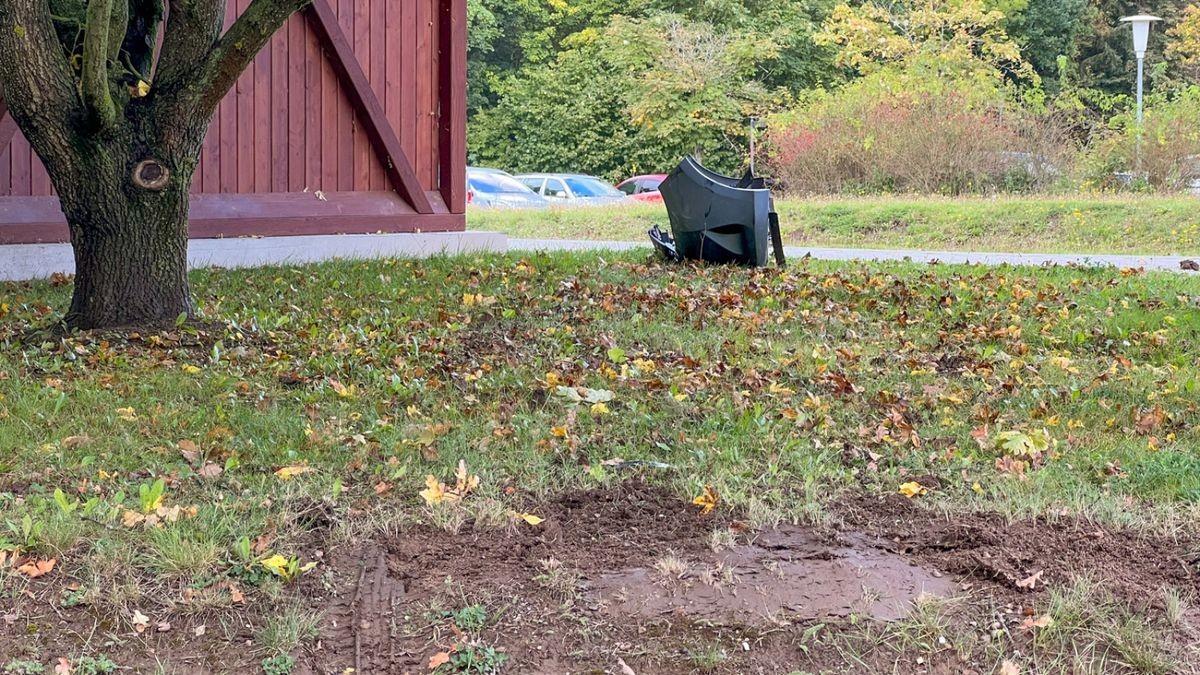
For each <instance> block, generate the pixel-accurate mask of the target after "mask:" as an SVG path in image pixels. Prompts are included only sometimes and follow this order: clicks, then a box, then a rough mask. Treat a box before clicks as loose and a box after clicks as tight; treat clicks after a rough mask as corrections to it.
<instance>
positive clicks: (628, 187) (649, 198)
mask: <svg viewBox="0 0 1200 675" xmlns="http://www.w3.org/2000/svg"><path fill="white" fill-rule="evenodd" d="M666 179H667V174H665V173H655V174H650V175H647V176H634V177H633V178H626V179H625V180H623V181H621V182H620V183H619V184H618V185H617V189H618V190H620V191H621V192H624V193H625V194H627V195H629V197H630V198H631V199H636V200H637V201H639V202H658V203H660V204H661V203H662V194H660V193H659V191H658V186H659V184H661V183H662V182H663V181H664V180H666Z"/></svg>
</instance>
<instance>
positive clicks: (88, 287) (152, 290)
mask: <svg viewBox="0 0 1200 675" xmlns="http://www.w3.org/2000/svg"><path fill="white" fill-rule="evenodd" d="M198 126H199V127H200V128H199V130H197V131H195V132H193V134H192V138H190V139H188V140H189V142H188V143H187V144H186V147H185V149H184V152H183V153H182V155H178V156H174V157H172V156H166V153H163V152H162V148H161V147H154V146H153V145H147V144H146V143H145V139H146V138H147V137H152V136H153V134H147V133H144V132H143V133H133V134H113V135H111V136H110V137H109V138H106V139H104V140H103V141H98V142H95V143H89V144H86V146H85V147H81V148H80V147H78V146H77V149H79V150H82V151H81V152H77V154H76V157H77V160H78V164H77V165H76V166H75V167H72V168H71V169H69V174H68V175H57V176H56V175H54V173H53V172H52V173H51V179H52V180H53V182H54V184H55V186H56V187H57V188H58V190H59V196H60V200H61V203H62V208H63V213H64V214H65V215H66V218H67V224H68V226H69V227H70V231H71V245H72V247H73V249H74V252H75V289H74V294H73V296H72V298H71V307H70V309H69V310H68V311H67V314H66V316H65V317H64V322H65V323H66V324H67V326H69V327H72V328H81V329H90V328H102V327H103V328H110V327H119V326H134V325H143V326H144V325H154V324H162V323H165V322H174V321H175V320H176V319H177V318H178V317H179V316H181V315H183V316H186V317H188V318H192V317H193V316H194V315H195V305H194V304H193V302H192V298H191V293H190V291H189V286H188V278H187V245H188V238H187V227H188V207H189V201H190V200H189V195H188V187H189V186H190V185H191V179H192V174H193V172H194V169H195V165H196V163H197V161H198V156H199V149H200V145H201V143H202V141H203V125H198Z"/></svg>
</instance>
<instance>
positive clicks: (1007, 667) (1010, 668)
mask: <svg viewBox="0 0 1200 675" xmlns="http://www.w3.org/2000/svg"><path fill="white" fill-rule="evenodd" d="M999 675H1021V669H1020V668H1018V667H1017V664H1015V663H1013V662H1012V661H1009V660H1008V659H1004V663H1001V664H1000V673H999Z"/></svg>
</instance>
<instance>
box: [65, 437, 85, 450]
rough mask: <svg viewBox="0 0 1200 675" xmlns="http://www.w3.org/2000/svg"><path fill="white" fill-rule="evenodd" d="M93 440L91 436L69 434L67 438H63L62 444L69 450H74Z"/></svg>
mask: <svg viewBox="0 0 1200 675" xmlns="http://www.w3.org/2000/svg"><path fill="white" fill-rule="evenodd" d="M91 442H92V439H91V437H89V436H67V437H66V438H64V439H62V446H63V447H64V448H66V449H67V450H73V449H75V448H78V447H80V446H82V445H87V444H88V443H91Z"/></svg>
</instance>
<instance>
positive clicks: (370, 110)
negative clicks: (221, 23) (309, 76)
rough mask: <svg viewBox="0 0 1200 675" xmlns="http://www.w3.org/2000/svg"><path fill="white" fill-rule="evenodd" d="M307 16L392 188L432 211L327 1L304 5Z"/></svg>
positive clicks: (315, 0) (421, 209)
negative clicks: (306, 8) (383, 164)
mask: <svg viewBox="0 0 1200 675" xmlns="http://www.w3.org/2000/svg"><path fill="white" fill-rule="evenodd" d="M308 18H309V21H310V23H311V24H312V26H313V28H314V29H315V30H316V33H317V39H318V40H319V41H320V42H321V43H322V44H323V45H325V47H326V48H328V50H329V62H330V64H331V65H333V70H334V72H335V73H337V75H338V78H339V79H340V80H341V81H342V84H343V85H344V86H345V91H346V95H347V96H348V97H349V98H350V103H351V104H352V105H353V106H354V110H355V111H356V112H357V113H358V117H359V120H360V122H361V123H362V125H363V129H364V130H365V131H366V132H367V138H368V139H370V141H371V145H372V146H373V147H374V148H375V152H376V153H378V154H379V156H380V158H382V159H383V160H385V162H386V163H387V165H386V167H385V168H386V169H387V175H388V179H389V180H390V181H391V183H392V188H393V189H395V190H396V192H398V193H399V194H400V196H401V197H404V198H405V199H407V200H408V203H409V204H412V206H413V209H415V210H416V212H417V213H426V214H428V213H433V212H434V210H433V204H431V203H430V202H429V197H428V196H426V195H425V191H424V190H422V189H421V183H420V182H419V181H418V180H417V174H416V172H415V171H413V167H412V163H411V162H409V161H408V156H407V155H405V154H404V148H403V147H402V146H401V145H400V139H399V138H396V131H395V129H392V125H391V123H389V122H388V119H387V113H385V112H384V110H383V106H382V105H380V104H379V98H378V97H376V96H375V90H373V89H372V88H371V83H370V81H368V80H367V75H366V73H364V72H363V69H362V66H361V65H359V63H358V57H356V56H355V55H354V48H353V47H351V46H350V41H349V40H347V39H346V34H345V33H343V32H342V27H341V25H340V24H338V20H337V15H336V14H334V13H333V9H332V8H330V7H329V1H328V0H313V3H312V4H311V5H309V8H308Z"/></svg>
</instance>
